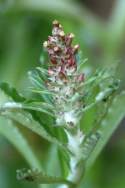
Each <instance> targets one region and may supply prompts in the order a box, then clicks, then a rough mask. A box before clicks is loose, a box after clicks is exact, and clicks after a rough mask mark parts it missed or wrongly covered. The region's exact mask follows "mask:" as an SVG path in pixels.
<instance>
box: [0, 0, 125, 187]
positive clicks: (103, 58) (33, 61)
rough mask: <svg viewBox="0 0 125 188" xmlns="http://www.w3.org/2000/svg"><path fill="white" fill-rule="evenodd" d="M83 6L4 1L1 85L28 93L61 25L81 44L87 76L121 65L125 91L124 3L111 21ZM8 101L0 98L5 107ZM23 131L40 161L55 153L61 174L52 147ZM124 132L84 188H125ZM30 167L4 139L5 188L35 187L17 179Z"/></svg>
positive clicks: (0, 5)
mask: <svg viewBox="0 0 125 188" xmlns="http://www.w3.org/2000/svg"><path fill="white" fill-rule="evenodd" d="M79 3H80V1H78V0H77V1H76V0H74V1H73V0H52V1H50V0H41V1H40V0H35V1H33V0H27V1H25V0H17V1H16V0H5V1H4V0H2V1H0V44H1V45H0V80H1V81H7V82H9V83H10V84H11V85H12V86H14V87H17V88H18V89H19V90H21V91H22V90H23V91H24V92H25V93H27V87H28V83H29V82H28V79H27V71H28V70H31V69H33V68H34V67H36V66H37V65H38V64H39V57H40V55H41V53H42V43H43V41H44V40H46V39H47V36H48V35H50V32H51V22H52V21H53V20H54V19H57V20H59V21H60V22H61V24H62V25H63V27H64V30H65V31H66V32H73V33H74V34H75V36H76V38H75V42H78V43H79V44H80V47H81V51H82V53H83V56H84V57H85V58H88V65H87V67H86V71H89V70H90V68H91V69H95V68H97V67H98V66H102V67H104V66H105V65H109V66H110V64H115V63H118V68H117V76H118V78H120V79H121V80H122V82H121V89H122V88H125V84H124V81H125V74H124V70H125V62H124V59H125V55H124V50H125V38H124V31H125V11H124V9H125V2H124V0H117V1H116V3H115V4H114V6H113V9H112V12H111V14H110V17H109V19H108V20H103V19H101V18H99V17H98V16H96V15H93V13H92V12H91V11H90V10H88V9H86V7H85V6H84V3H83V4H82V5H80V4H79ZM102 8H103V7H102ZM4 100H5V98H4V96H3V95H2V94H1V95H0V104H2V103H3V102H4ZM90 116H91V114H90ZM88 118H89V119H90V118H91V117H88ZM1 124H2V125H3V126H4V124H6V121H4V120H3V119H1V121H0V125H1ZM19 128H20V127H19ZM21 130H22V132H23V133H24V135H25V136H26V137H27V139H28V140H29V143H30V145H31V147H32V148H33V150H34V151H35V153H36V154H38V156H39V159H40V160H41V159H42V160H41V161H44V159H45V158H46V156H47V154H48V152H51V153H50V154H51V158H50V159H49V160H52V162H51V164H52V166H51V165H50V166H49V171H50V173H53V172H54V170H55V173H57V174H58V161H57V162H56V164H55V156H56V155H58V154H57V153H56V151H55V149H52V150H51V151H49V144H48V142H46V141H45V140H41V138H39V136H37V135H34V134H33V133H32V132H30V131H28V130H27V129H26V128H21ZM124 131H125V125H124V122H123V123H122V125H121V126H120V128H119V129H118V130H117V131H116V133H115V134H114V136H113V137H112V138H111V140H110V141H109V143H108V144H107V146H106V148H105V149H104V150H103V152H102V153H101V155H100V157H99V158H98V159H97V161H96V163H95V164H94V166H93V167H92V169H91V171H89V172H88V175H87V176H86V181H85V184H84V187H85V188H91V187H92V188H100V187H101V188H124V186H125V178H124V174H125V167H124V166H125V157H124V156H125V139H124V137H125V133H124ZM34 164H35V162H34ZM43 164H44V163H43ZM54 165H55V166H54ZM56 165H57V166H56ZM25 166H27V164H26V162H25V161H24V158H23V157H22V155H20V153H18V151H17V150H16V149H15V148H14V147H13V146H12V145H11V144H10V143H9V142H8V141H7V140H6V139H5V138H4V137H3V136H1V135H0V188H16V187H19V188H28V187H30V188H31V187H35V186H34V185H30V184H27V183H25V182H18V181H17V180H16V178H15V171H16V169H17V168H22V167H25ZM53 166H54V169H53ZM44 168H47V167H44Z"/></svg>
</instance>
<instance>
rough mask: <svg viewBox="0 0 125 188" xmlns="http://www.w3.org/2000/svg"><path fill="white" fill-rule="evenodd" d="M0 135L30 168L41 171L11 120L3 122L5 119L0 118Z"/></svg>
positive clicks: (38, 163) (29, 148)
mask: <svg viewBox="0 0 125 188" xmlns="http://www.w3.org/2000/svg"><path fill="white" fill-rule="evenodd" d="M0 134H2V135H3V136H4V137H6V138H7V139H8V140H9V141H10V143H12V144H13V145H14V146H15V147H16V149H17V150H18V151H19V152H20V153H21V154H22V155H23V157H24V158H25V159H26V161H27V162H28V163H29V165H30V166H31V167H36V168H38V169H41V164H40V162H39V161H38V159H37V158H36V156H35V154H34V153H33V151H32V149H31V147H30V145H29V144H28V142H27V141H26V139H25V138H24V136H23V135H22V133H21V132H20V130H19V129H18V128H17V127H16V126H15V125H14V124H13V123H12V121H11V120H7V119H6V120H5V118H3V117H0Z"/></svg>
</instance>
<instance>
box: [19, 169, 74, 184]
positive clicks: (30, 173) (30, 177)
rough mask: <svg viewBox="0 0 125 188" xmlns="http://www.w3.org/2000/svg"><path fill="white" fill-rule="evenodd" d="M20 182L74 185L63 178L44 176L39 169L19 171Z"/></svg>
mask: <svg viewBox="0 0 125 188" xmlns="http://www.w3.org/2000/svg"><path fill="white" fill-rule="evenodd" d="M17 179H18V180H27V181H29V182H35V183H37V184H67V185H74V184H73V183H72V182H70V181H68V180H65V179H64V178H62V177H56V176H55V177H54V176H49V175H47V174H44V173H42V172H40V171H38V170H37V169H33V170H31V169H21V170H17Z"/></svg>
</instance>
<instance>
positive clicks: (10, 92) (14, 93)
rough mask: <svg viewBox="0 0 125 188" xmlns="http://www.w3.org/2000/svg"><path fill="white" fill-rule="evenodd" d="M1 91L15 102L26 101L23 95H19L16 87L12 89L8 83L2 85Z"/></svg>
mask: <svg viewBox="0 0 125 188" xmlns="http://www.w3.org/2000/svg"><path fill="white" fill-rule="evenodd" d="M0 89H1V90H2V91H3V92H4V93H5V94H6V95H7V96H9V97H11V98H12V99H13V100H14V101H15V102H24V101H25V100H26V99H25V97H24V96H22V94H20V93H18V92H17V90H16V89H15V88H14V87H11V86H10V85H9V84H8V83H6V82H2V83H0Z"/></svg>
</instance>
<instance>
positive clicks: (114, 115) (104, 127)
mask: <svg viewBox="0 0 125 188" xmlns="http://www.w3.org/2000/svg"><path fill="white" fill-rule="evenodd" d="M124 116H125V92H122V93H121V94H120V95H118V96H117V97H115V98H114V100H113V102H112V104H111V106H110V107H109V109H108V113H107V115H106V116H105V118H104V119H103V121H102V122H101V124H100V126H99V127H100V130H99V131H100V133H101V138H100V139H99V141H98V143H97V145H96V147H95V148H94V150H93V152H92V153H91V155H90V157H89V158H88V160H87V167H90V166H91V165H92V164H93V163H94V161H95V159H96V158H97V156H98V155H99V154H100V152H101V150H102V149H103V147H104V146H105V144H106V143H107V142H108V140H109V138H110V137H111V135H112V134H113V132H114V131H115V130H116V128H117V127H118V125H119V123H120V122H121V120H122V119H123V118H124Z"/></svg>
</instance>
